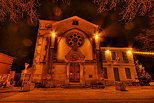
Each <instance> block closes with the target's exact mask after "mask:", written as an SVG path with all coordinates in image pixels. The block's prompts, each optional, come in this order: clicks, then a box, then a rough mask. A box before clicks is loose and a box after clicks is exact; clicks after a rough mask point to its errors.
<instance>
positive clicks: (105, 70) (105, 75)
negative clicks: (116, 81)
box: [103, 67, 108, 79]
mask: <svg viewBox="0 0 154 103" xmlns="http://www.w3.org/2000/svg"><path fill="white" fill-rule="evenodd" d="M103 71H104V79H108V75H107V68H106V67H104V68H103Z"/></svg>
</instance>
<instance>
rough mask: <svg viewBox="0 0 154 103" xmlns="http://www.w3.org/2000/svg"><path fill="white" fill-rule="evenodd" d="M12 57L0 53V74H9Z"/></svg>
mask: <svg viewBox="0 0 154 103" xmlns="http://www.w3.org/2000/svg"><path fill="white" fill-rule="evenodd" d="M13 59H14V57H11V56H8V55H6V54H4V53H0V74H9V72H10V69H11V66H12V62H13Z"/></svg>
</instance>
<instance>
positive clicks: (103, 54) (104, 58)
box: [102, 51, 106, 61]
mask: <svg viewBox="0 0 154 103" xmlns="http://www.w3.org/2000/svg"><path fill="white" fill-rule="evenodd" d="M102 60H103V61H105V60H106V57H105V51H102Z"/></svg>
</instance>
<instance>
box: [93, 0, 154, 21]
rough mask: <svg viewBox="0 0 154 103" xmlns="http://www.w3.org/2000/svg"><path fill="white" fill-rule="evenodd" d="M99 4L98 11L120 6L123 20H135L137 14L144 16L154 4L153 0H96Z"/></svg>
mask: <svg viewBox="0 0 154 103" xmlns="http://www.w3.org/2000/svg"><path fill="white" fill-rule="evenodd" d="M94 2H95V3H97V4H98V5H99V8H98V12H99V13H102V12H104V11H110V10H113V9H114V10H116V9H117V8H119V7H120V9H121V10H120V11H119V15H120V16H121V18H120V19H121V20H124V21H126V22H128V21H130V20H133V19H134V18H135V17H136V16H137V15H138V16H144V15H145V14H147V13H148V12H150V11H151V10H152V8H153V6H154V2H153V0H94Z"/></svg>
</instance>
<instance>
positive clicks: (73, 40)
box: [67, 32, 84, 47]
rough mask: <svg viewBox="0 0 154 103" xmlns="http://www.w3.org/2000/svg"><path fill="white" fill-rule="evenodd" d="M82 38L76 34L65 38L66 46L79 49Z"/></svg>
mask: <svg viewBox="0 0 154 103" xmlns="http://www.w3.org/2000/svg"><path fill="white" fill-rule="evenodd" d="M83 40H84V39H83V36H82V35H81V34H79V33H77V32H75V33H71V34H70V35H68V36H67V44H68V45H69V46H71V47H80V46H81V45H82V44H83Z"/></svg>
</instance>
